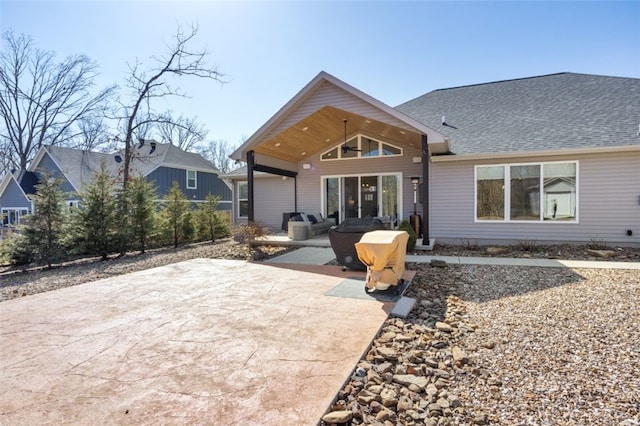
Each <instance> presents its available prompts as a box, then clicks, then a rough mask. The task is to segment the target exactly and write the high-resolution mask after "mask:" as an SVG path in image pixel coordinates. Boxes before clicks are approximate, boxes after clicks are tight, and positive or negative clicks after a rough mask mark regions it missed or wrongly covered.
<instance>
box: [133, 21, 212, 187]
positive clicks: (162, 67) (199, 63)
mask: <svg viewBox="0 0 640 426" xmlns="http://www.w3.org/2000/svg"><path fill="white" fill-rule="evenodd" d="M197 33H198V28H197V27H195V26H192V27H191V31H190V32H187V33H185V32H183V30H182V28H181V27H178V30H177V32H176V35H175V40H174V42H175V44H174V45H173V46H168V48H167V52H166V54H165V55H164V56H161V57H153V60H154V61H155V63H156V67H153V68H151V69H150V70H149V71H148V72H145V71H143V70H142V69H141V64H140V63H138V62H137V61H136V63H135V64H134V65H133V66H130V67H129V68H130V76H129V78H128V79H127V84H126V86H127V87H128V88H129V90H130V91H131V95H132V100H131V103H130V104H128V105H126V106H124V109H125V110H126V112H127V114H126V117H127V118H126V119H125V123H124V135H125V136H124V139H125V140H124V142H125V155H124V157H125V158H124V176H123V184H124V186H125V187H126V185H127V181H128V180H129V168H130V162H131V156H132V146H133V141H134V132H135V130H136V123H137V121H136V120H140V118H142V117H144V118H142V120H141V121H140V122H147V123H148V122H151V121H155V122H159V121H162V120H161V118H160V115H159V114H156V113H155V112H154V110H153V109H152V100H153V99H157V98H163V97H167V96H184V94H183V93H181V92H180V91H179V90H178V89H176V88H173V87H172V86H171V85H170V84H169V81H168V78H169V77H171V76H174V77H182V76H195V77H200V78H208V79H211V80H214V81H217V82H219V83H224V81H223V77H224V75H223V74H221V73H220V72H219V71H218V69H217V67H210V66H209V65H208V64H207V63H206V57H207V56H208V54H209V52H208V51H207V50H202V51H194V50H191V49H190V48H189V47H188V45H189V42H191V40H192V39H193V38H194V37H195V36H196V34H197Z"/></svg>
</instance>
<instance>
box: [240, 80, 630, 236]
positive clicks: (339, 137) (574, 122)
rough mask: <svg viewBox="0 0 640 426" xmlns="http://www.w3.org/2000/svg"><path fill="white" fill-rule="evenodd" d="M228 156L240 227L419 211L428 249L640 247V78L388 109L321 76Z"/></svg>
mask: <svg viewBox="0 0 640 426" xmlns="http://www.w3.org/2000/svg"><path fill="white" fill-rule="evenodd" d="M232 158H233V159H236V160H239V161H245V162H246V163H247V168H246V173H244V175H238V174H230V175H228V178H229V179H231V180H232V182H233V184H234V189H235V199H234V220H235V221H236V223H239V222H242V221H246V220H255V221H257V222H261V223H264V224H266V225H268V226H270V227H272V228H275V229H278V228H279V227H280V221H281V220H282V213H283V212H286V211H304V212H308V213H315V212H318V211H319V212H321V213H322V214H323V215H327V216H328V215H334V216H335V217H338V218H339V221H342V220H343V219H344V218H349V217H373V216H383V217H389V216H391V217H397V218H398V219H399V220H402V219H408V218H409V216H410V215H411V214H412V213H413V212H414V209H415V210H416V211H417V213H418V214H420V215H421V216H422V217H423V221H422V222H423V226H422V227H421V229H420V233H421V234H422V237H423V239H424V244H425V245H427V244H426V242H427V241H429V242H432V240H434V239H435V240H437V241H440V242H446V243H456V244H460V243H468V242H473V243H478V244H491V243H499V244H505V243H506V244H508V243H517V242H521V241H528V242H531V241H535V242H536V243H541V244H542V243H547V244H550V243H563V242H572V243H589V242H591V241H594V240H596V241H601V242H606V243H608V244H620V245H640V79H634V78H622V77H607V76H597V75H587V74H575V73H558V74H551V75H543V76H537V77H529V78H521V79H514V80H506V81H497V82H491V83H483V84H476V85H470V86H463V87H454V88H449V89H440V90H435V91H433V92H430V93H427V94H425V95H423V96H419V97H417V98H415V99H413V100H410V101H408V102H406V103H404V104H402V105H399V106H397V107H395V108H392V107H390V106H388V105H385V104H384V103H382V102H380V101H378V100H376V99H374V98H373V97H371V96H369V95H367V94H365V93H363V92H361V91H359V90H357V89H356V88H354V87H352V86H349V85H348V84H346V83H345V82H343V81H341V80H339V79H337V78H335V77H333V76H331V75H330V74H327V73H325V72H321V73H320V74H318V76H316V77H315V78H314V79H313V80H312V81H311V82H310V83H309V84H307V85H306V86H305V87H304V88H303V89H302V90H301V91H300V92H299V93H298V94H297V95H296V96H294V97H293V98H292V99H291V100H290V101H289V102H288V103H287V104H286V105H285V106H283V107H282V108H281V109H280V110H279V111H277V112H276V113H275V114H274V116H273V117H272V118H271V119H270V120H269V121H267V123H265V124H264V125H263V126H262V127H261V128H260V129H258V130H257V131H256V133H255V134H253V135H252V136H251V137H250V138H249V139H248V140H247V141H246V142H245V143H244V144H243V145H242V146H241V147H239V148H238V149H237V150H236V151H235V152H234V153H233V154H232ZM258 173H261V174H258ZM414 184H415V186H414ZM414 188H415V190H414Z"/></svg>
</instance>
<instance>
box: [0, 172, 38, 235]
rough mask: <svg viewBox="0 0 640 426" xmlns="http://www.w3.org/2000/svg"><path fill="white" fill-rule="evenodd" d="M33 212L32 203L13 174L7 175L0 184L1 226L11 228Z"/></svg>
mask: <svg viewBox="0 0 640 426" xmlns="http://www.w3.org/2000/svg"><path fill="white" fill-rule="evenodd" d="M32 210H33V203H32V201H31V199H30V198H29V196H28V195H27V193H26V192H25V191H24V189H23V188H22V186H21V185H20V183H19V181H18V179H17V178H16V176H15V175H14V174H13V173H7V174H6V175H5V176H4V178H3V179H2V182H0V214H1V215H2V216H1V217H2V226H3V227H12V226H15V225H17V224H18V223H20V218H21V217H22V216H25V215H27V214H29V213H31V211H32Z"/></svg>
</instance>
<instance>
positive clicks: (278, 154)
mask: <svg viewBox="0 0 640 426" xmlns="http://www.w3.org/2000/svg"><path fill="white" fill-rule="evenodd" d="M345 119H346V120H347V132H346V134H347V139H350V138H351V137H353V136H355V135H357V134H360V133H361V134H364V135H366V136H368V137H370V138H373V139H377V140H380V141H382V142H389V143H392V144H394V145H399V146H407V145H408V146H415V147H419V146H420V143H421V135H420V134H419V133H417V132H412V131H410V130H406V129H403V128H400V127H397V126H393V125H390V124H388V123H384V122H382V121H379V120H373V119H370V118H367V117H363V116H361V115H358V114H355V113H352V112H348V111H344V110H341V109H339V108H335V107H332V106H325V107H322V108H321V109H319V110H317V111H316V112H314V113H312V114H311V115H309V116H307V117H305V118H303V119H302V120H300V121H298V122H297V123H295V124H293V125H292V126H290V127H289V128H287V129H286V130H284V131H282V132H280V133H279V134H277V135H275V136H273V137H272V138H270V139H268V140H266V141H264V142H263V143H261V144H260V145H259V146H257V147H256V148H255V152H256V153H258V154H262V155H266V156H269V157H275V158H278V159H281V160H285V161H290V162H292V163H298V162H300V161H303V160H305V159H306V158H309V157H311V156H313V155H315V154H317V153H319V152H321V151H325V150H328V149H330V148H332V147H334V146H336V145H339V144H341V143H343V142H344V140H345V129H344V120H345Z"/></svg>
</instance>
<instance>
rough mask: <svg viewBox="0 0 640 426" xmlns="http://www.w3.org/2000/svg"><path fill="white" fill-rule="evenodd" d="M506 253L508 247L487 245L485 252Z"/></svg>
mask: <svg viewBox="0 0 640 426" xmlns="http://www.w3.org/2000/svg"><path fill="white" fill-rule="evenodd" d="M507 253H509V249H508V248H506V247H487V254H488V255H491V256H495V255H498V254H507Z"/></svg>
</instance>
